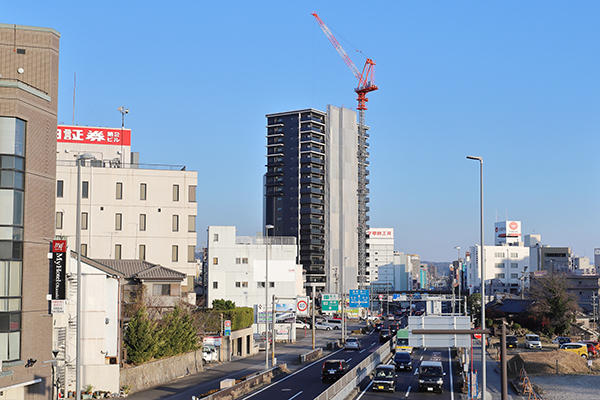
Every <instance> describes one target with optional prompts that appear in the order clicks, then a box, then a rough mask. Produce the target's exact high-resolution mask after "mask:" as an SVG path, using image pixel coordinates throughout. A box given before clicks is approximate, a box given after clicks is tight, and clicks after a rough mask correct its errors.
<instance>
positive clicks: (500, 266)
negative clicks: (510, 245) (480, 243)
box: [494, 263, 504, 268]
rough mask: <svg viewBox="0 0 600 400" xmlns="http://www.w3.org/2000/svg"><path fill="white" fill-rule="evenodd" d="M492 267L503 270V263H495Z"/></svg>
mask: <svg viewBox="0 0 600 400" xmlns="http://www.w3.org/2000/svg"><path fill="white" fill-rule="evenodd" d="M494 267H496V268H504V263H495V264H494Z"/></svg>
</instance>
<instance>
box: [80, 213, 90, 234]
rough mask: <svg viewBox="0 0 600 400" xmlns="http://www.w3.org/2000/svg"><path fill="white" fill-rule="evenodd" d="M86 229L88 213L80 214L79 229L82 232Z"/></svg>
mask: <svg viewBox="0 0 600 400" xmlns="http://www.w3.org/2000/svg"><path fill="white" fill-rule="evenodd" d="M87 228H88V213H86V212H82V213H81V229H82V230H84V231H85V230H87Z"/></svg>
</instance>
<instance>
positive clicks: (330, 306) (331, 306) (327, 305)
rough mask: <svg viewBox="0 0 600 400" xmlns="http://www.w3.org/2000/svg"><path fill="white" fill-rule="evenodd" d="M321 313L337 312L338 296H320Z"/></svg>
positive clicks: (332, 294)
mask: <svg viewBox="0 0 600 400" xmlns="http://www.w3.org/2000/svg"><path fill="white" fill-rule="evenodd" d="M321 296H322V297H321V311H339V308H340V307H339V304H340V295H339V294H337V293H324V294H322V295H321Z"/></svg>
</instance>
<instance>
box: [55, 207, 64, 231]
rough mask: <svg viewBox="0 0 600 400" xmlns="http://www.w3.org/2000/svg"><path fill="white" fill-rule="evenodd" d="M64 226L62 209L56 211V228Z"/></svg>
mask: <svg viewBox="0 0 600 400" xmlns="http://www.w3.org/2000/svg"><path fill="white" fill-rule="evenodd" d="M62 228H63V213H62V211H57V212H56V229H62Z"/></svg>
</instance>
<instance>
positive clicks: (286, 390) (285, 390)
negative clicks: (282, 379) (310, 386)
mask: <svg viewBox="0 0 600 400" xmlns="http://www.w3.org/2000/svg"><path fill="white" fill-rule="evenodd" d="M281 391H282V392H291V391H292V389H281Z"/></svg>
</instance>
